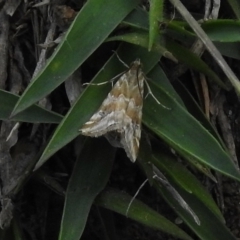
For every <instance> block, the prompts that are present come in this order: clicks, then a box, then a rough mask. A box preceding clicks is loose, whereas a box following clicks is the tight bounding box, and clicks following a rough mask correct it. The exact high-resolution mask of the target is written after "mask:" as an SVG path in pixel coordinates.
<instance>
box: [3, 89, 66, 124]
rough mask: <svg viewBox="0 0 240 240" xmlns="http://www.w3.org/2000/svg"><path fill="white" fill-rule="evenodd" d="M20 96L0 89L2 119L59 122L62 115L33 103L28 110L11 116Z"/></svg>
mask: <svg viewBox="0 0 240 240" xmlns="http://www.w3.org/2000/svg"><path fill="white" fill-rule="evenodd" d="M18 99H19V96H17V95H15V94H12V93H10V92H7V91H4V90H0V120H6V121H9V120H10V121H17V122H30V123H59V122H61V120H62V116H61V115H60V114H57V113H55V112H52V111H48V110H46V109H44V108H42V107H39V106H37V105H33V106H31V107H30V108H28V109H27V110H26V111H24V112H21V113H19V114H17V115H15V116H14V117H12V118H10V115H11V112H12V110H13V108H14V106H15V104H16V102H17V101H18Z"/></svg>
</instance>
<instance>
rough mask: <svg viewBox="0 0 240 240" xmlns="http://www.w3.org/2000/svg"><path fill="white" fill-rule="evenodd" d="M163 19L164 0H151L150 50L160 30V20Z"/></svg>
mask: <svg viewBox="0 0 240 240" xmlns="http://www.w3.org/2000/svg"><path fill="white" fill-rule="evenodd" d="M162 21H163V0H151V1H150V9H149V43H148V51H151V49H152V46H153V43H154V41H155V40H156V38H157V36H158V32H159V26H158V25H159V22H162Z"/></svg>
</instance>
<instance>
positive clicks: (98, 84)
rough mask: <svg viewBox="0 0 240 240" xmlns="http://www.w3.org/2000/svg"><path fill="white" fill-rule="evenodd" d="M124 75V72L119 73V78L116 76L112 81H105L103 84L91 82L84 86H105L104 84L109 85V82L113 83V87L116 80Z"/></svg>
mask: <svg viewBox="0 0 240 240" xmlns="http://www.w3.org/2000/svg"><path fill="white" fill-rule="evenodd" d="M123 73H124V72H121V73H119V74H118V75H117V76H115V77H113V78H112V79H110V80H108V81H105V82H101V83H90V82H89V83H84V84H83V86H84V85H93V86H101V85H104V84H106V83H109V82H111V83H112V86H113V82H114V80H115V79H116V78H118V77H120V76H121V75H123Z"/></svg>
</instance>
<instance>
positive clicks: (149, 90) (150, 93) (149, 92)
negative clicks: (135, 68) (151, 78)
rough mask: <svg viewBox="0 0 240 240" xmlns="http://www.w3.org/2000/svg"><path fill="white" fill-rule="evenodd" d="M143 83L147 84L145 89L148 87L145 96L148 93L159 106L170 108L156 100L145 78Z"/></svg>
mask: <svg viewBox="0 0 240 240" xmlns="http://www.w3.org/2000/svg"><path fill="white" fill-rule="evenodd" d="M145 83H146V86H147V89H148V93H147V95H146V97H145V98H147V97H148V95H151V96H152V98H153V99H154V100H155V101H156V102H157V104H159V105H161V106H162V107H163V108H165V109H168V110H171V108H169V107H166V106H165V105H163V104H162V103H160V102H159V101H158V100H157V98H156V97H155V96H154V94H153V93H152V90H151V88H150V86H149V84H148V82H147V81H146V80H145Z"/></svg>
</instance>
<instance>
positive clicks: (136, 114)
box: [121, 101, 142, 162]
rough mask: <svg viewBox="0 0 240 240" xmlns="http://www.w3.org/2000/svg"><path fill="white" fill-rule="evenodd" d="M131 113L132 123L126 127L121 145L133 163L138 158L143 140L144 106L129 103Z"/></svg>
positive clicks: (132, 102)
mask: <svg viewBox="0 0 240 240" xmlns="http://www.w3.org/2000/svg"><path fill="white" fill-rule="evenodd" d="M129 112H131V114H132V118H131V123H130V124H127V125H125V126H124V128H123V129H124V131H123V132H122V137H121V144H122V146H123V148H124V150H125V152H126V153H127V156H128V157H129V158H130V160H131V161H132V162H135V161H136V159H137V156H138V150H139V144H140V139H141V121H142V105H140V106H138V107H137V106H135V103H134V101H130V102H129V106H128V114H129Z"/></svg>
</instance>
